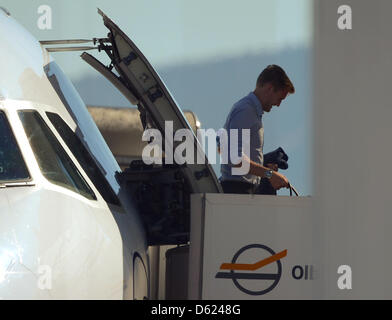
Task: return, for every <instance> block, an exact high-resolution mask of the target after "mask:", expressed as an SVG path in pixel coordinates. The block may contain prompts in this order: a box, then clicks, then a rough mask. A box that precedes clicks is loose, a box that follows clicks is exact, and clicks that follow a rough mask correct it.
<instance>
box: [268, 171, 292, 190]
mask: <svg viewBox="0 0 392 320" xmlns="http://www.w3.org/2000/svg"><path fill="white" fill-rule="evenodd" d="M270 182H271V185H272V187H273V188H274V189H275V190H279V189H280V188H288V187H289V180H287V178H286V177H285V176H284V175H283V174H281V173H279V172H276V171H273V172H272V177H271V179H270Z"/></svg>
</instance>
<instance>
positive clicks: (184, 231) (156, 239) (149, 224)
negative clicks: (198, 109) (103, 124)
mask: <svg viewBox="0 0 392 320" xmlns="http://www.w3.org/2000/svg"><path fill="white" fill-rule="evenodd" d="M98 13H99V14H100V15H101V16H102V17H103V21H104V24H105V26H106V27H107V28H108V29H109V33H108V35H107V38H97V39H94V43H95V44H97V45H98V50H99V51H104V52H106V54H107V55H108V56H109V58H110V60H111V63H110V65H109V66H105V65H103V64H102V63H101V62H100V61H98V60H97V59H96V58H94V57H93V56H92V55H90V54H88V53H86V52H83V54H82V55H81V57H82V59H83V60H85V61H86V62H87V63H88V64H90V65H91V66H92V67H93V68H95V69H96V70H97V71H98V72H100V73H101V74H102V75H104V76H105V77H106V78H107V79H108V80H109V81H110V82H111V83H112V84H113V85H114V86H116V87H117V88H118V90H119V91H120V92H121V93H122V94H123V95H124V96H125V97H126V98H127V99H128V100H129V101H130V102H131V103H132V104H133V105H137V107H138V110H139V112H140V116H141V120H142V123H143V127H144V129H158V130H159V131H160V132H161V134H162V149H163V150H162V151H163V152H164V154H165V157H164V159H162V162H163V164H161V165H146V164H145V163H144V162H143V161H141V160H140V161H134V162H133V163H131V165H130V167H129V168H128V169H126V170H125V171H124V172H122V173H119V174H118V176H117V179H118V180H119V182H120V184H122V185H123V186H125V189H126V190H127V191H126V192H128V193H129V194H130V195H131V196H132V198H133V200H134V201H135V202H136V203H137V206H138V209H139V210H140V212H141V215H142V217H143V220H144V223H145V225H146V228H147V235H148V243H149V245H163V244H180V243H187V242H188V241H189V224H190V194H192V193H220V192H222V189H221V186H220V184H219V182H218V180H217V178H216V175H215V173H214V171H213V170H212V168H211V166H210V165H209V164H208V160H207V158H206V155H205V154H204V152H203V150H202V148H201V145H200V143H199V141H198V140H197V138H196V137H195V135H194V133H192V129H191V127H190V126H189V124H188V122H187V121H186V119H185V117H184V114H183V113H182V111H181V109H180V108H179V107H178V106H177V104H176V102H175V101H174V99H173V98H172V97H171V95H170V93H169V91H168V90H167V88H166V86H165V85H164V83H163V81H162V80H161V79H160V77H159V76H158V74H157V73H156V71H155V70H154V68H153V67H152V66H151V65H150V63H149V62H148V61H147V59H146V58H145V57H144V55H143V54H142V53H141V52H140V50H139V49H138V48H137V46H136V45H135V44H134V43H133V42H132V41H131V40H130V39H129V38H128V37H127V35H126V34H125V33H124V32H122V31H121V30H120V28H119V27H118V26H117V25H116V24H114V23H113V22H112V21H111V20H110V19H109V18H108V17H107V16H106V15H105V14H104V13H103V12H102V11H101V10H99V9H98ZM113 68H114V69H115V70H116V71H117V73H118V75H116V74H115V73H114V72H113ZM167 123H169V126H171V125H172V130H170V131H168V130H166V132H165V124H167ZM170 129H171V128H170ZM179 129H188V131H189V133H191V134H192V135H193V141H194V161H192V163H189V162H187V163H185V164H183V165H178V164H173V163H172V164H167V163H165V162H166V161H165V160H167V158H168V155H169V153H171V156H173V150H175V149H176V147H177V146H178V145H179V144H180V143H182V142H181V141H174V139H173V136H172V135H174V133H175V132H177V131H178V130H179ZM167 132H169V133H167ZM140 138H142V137H140ZM197 159H199V161H197ZM200 159H203V161H200ZM198 162H199V163H200V162H203V163H202V164H199V163H198Z"/></svg>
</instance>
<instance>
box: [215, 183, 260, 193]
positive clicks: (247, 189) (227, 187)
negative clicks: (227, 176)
mask: <svg viewBox="0 0 392 320" xmlns="http://www.w3.org/2000/svg"><path fill="white" fill-rule="evenodd" d="M221 185H222V188H223V192H224V193H240V194H247V193H248V194H252V193H254V191H255V186H254V185H253V184H251V183H247V182H241V181H222V182H221Z"/></svg>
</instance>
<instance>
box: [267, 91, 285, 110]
mask: <svg viewBox="0 0 392 320" xmlns="http://www.w3.org/2000/svg"><path fill="white" fill-rule="evenodd" d="M287 94H288V91H287V90H286V89H277V90H275V89H274V87H273V86H272V85H269V88H268V90H267V92H266V99H265V101H264V104H263V110H264V111H265V112H270V111H271V109H272V107H273V106H277V107H279V106H280V104H281V103H282V101H283V100H284V99H286V97H287Z"/></svg>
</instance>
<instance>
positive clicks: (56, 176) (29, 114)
mask: <svg viewBox="0 0 392 320" xmlns="http://www.w3.org/2000/svg"><path fill="white" fill-rule="evenodd" d="M18 114H19V117H20V119H21V121H22V124H23V127H24V129H25V131H26V134H27V138H28V139H29V142H30V145H31V148H32V149H33V152H34V154H35V156H36V159H37V161H38V165H39V167H40V168H41V171H42V174H43V175H44V177H45V178H46V179H48V180H49V181H50V182H52V183H54V184H57V185H59V186H62V187H64V188H67V189H70V190H72V191H74V192H77V193H79V194H81V195H82V196H84V197H86V198H88V199H93V200H96V199H97V198H96V197H95V195H94V192H93V191H92V190H91V188H90V187H89V186H88V184H87V182H86V181H85V180H84V178H83V177H82V175H81V174H80V172H79V170H78V169H77V168H76V166H75V164H74V163H73V162H72V160H71V158H70V157H69V156H68V155H67V153H66V152H65V150H64V149H63V148H62V146H61V144H60V143H59V141H58V140H57V139H56V137H55V136H54V134H53V133H52V131H50V129H49V127H48V126H47V124H46V123H45V121H44V120H43V119H42V117H41V116H40V114H39V113H38V112H37V111H32V110H23V111H19V112H18Z"/></svg>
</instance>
